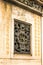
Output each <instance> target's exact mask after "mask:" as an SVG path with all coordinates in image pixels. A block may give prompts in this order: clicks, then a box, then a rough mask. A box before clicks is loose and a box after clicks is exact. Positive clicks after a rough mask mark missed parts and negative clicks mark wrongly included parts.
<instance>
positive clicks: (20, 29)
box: [14, 21, 30, 54]
mask: <svg viewBox="0 0 43 65" xmlns="http://www.w3.org/2000/svg"><path fill="white" fill-rule="evenodd" d="M21 22H22V21H21ZM21 22H19V21H15V22H14V53H29V54H30V24H29V25H28V24H25V23H21Z"/></svg>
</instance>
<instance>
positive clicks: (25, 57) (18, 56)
mask: <svg viewBox="0 0 43 65" xmlns="http://www.w3.org/2000/svg"><path fill="white" fill-rule="evenodd" d="M13 58H14V59H16V60H41V57H40V56H31V55H28V54H15V55H13Z"/></svg>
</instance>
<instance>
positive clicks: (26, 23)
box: [14, 19, 32, 56]
mask: <svg viewBox="0 0 43 65" xmlns="http://www.w3.org/2000/svg"><path fill="white" fill-rule="evenodd" d="M14 21H15V22H20V23H21V24H25V25H30V31H31V29H32V24H31V23H28V22H25V21H22V20H19V19H14ZM31 44H32V43H31V32H30V54H28V53H23V54H28V55H30V56H32V52H31ZM14 54H22V53H14Z"/></svg>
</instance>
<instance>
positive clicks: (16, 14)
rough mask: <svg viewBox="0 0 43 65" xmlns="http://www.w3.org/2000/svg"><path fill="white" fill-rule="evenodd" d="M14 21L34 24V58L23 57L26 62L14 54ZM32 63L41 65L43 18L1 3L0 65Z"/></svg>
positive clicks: (32, 39) (32, 33) (28, 64)
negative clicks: (42, 26)
mask: <svg viewBox="0 0 43 65" xmlns="http://www.w3.org/2000/svg"><path fill="white" fill-rule="evenodd" d="M14 19H18V20H21V21H24V22H28V23H31V24H32V29H31V30H32V32H31V35H32V37H31V50H32V56H29V55H23V58H24V59H25V60H22V59H23V58H22V55H14V54H13V52H14ZM10 58H11V59H10ZM15 58H16V59H19V60H16V59H15ZM20 58H21V60H20ZM26 59H27V60H26ZM28 59H31V60H28ZM34 59H35V60H34ZM19 62H20V63H19ZM25 62H26V63H25ZM32 63H33V65H34V64H36V63H37V65H41V17H40V16H39V15H36V14H33V13H31V12H29V11H27V10H24V9H21V8H19V7H17V6H14V5H12V4H8V3H6V4H5V2H1V1H0V65H3V64H4V65H8V64H10V65H12V64H13V65H14V64H15V65H20V64H21V65H26V64H27V65H31V64H32Z"/></svg>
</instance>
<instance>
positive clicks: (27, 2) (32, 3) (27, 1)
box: [17, 0, 42, 12]
mask: <svg viewBox="0 0 43 65" xmlns="http://www.w3.org/2000/svg"><path fill="white" fill-rule="evenodd" d="M17 1H19V2H21V3H23V4H25V5H27V6H30V7H32V8H34V9H36V10H38V11H40V12H41V11H42V7H41V6H40V5H39V4H37V3H36V2H35V1H34V0H17Z"/></svg>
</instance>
